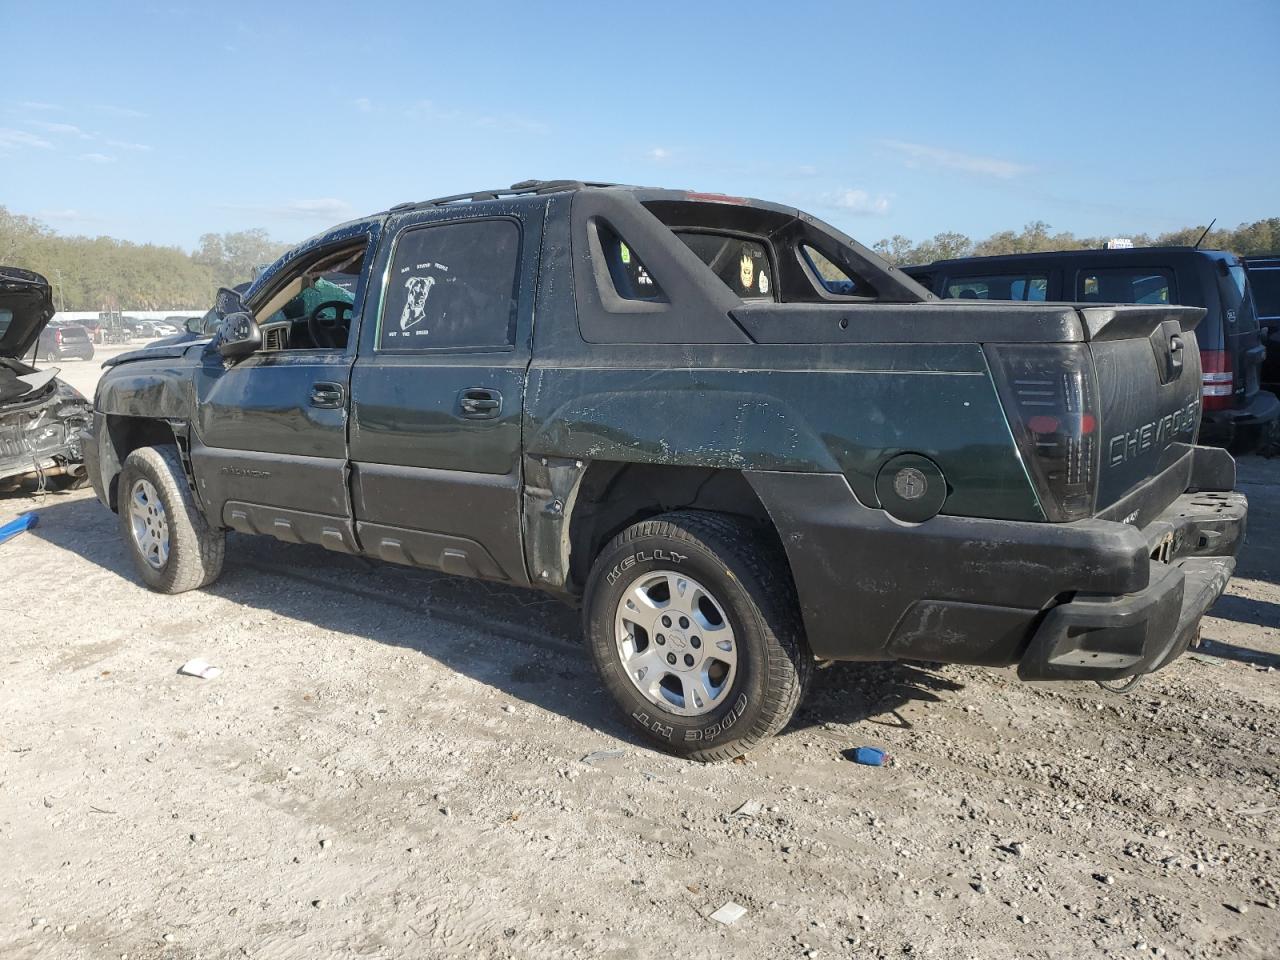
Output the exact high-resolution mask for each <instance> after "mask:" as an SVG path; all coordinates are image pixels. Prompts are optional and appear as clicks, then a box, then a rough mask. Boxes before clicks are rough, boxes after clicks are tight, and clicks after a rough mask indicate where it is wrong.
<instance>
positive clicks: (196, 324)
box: [182, 317, 204, 333]
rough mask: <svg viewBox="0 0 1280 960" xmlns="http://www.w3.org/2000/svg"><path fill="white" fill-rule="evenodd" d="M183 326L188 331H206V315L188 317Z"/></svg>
mask: <svg viewBox="0 0 1280 960" xmlns="http://www.w3.org/2000/svg"><path fill="white" fill-rule="evenodd" d="M182 326H183V328H184V329H185V330H186V331H187V333H204V317H187V322H186V323H184V324H183V325H182Z"/></svg>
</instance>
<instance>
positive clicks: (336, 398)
mask: <svg viewBox="0 0 1280 960" xmlns="http://www.w3.org/2000/svg"><path fill="white" fill-rule="evenodd" d="M346 399H347V391H346V388H344V387H343V386H342V384H340V383H334V382H332V381H331V380H321V381H320V382H319V383H313V384H312V385H311V405H312V406H313V407H319V408H320V409H322V410H333V409H336V408H338V407H341V406H343V405H345V403H346Z"/></svg>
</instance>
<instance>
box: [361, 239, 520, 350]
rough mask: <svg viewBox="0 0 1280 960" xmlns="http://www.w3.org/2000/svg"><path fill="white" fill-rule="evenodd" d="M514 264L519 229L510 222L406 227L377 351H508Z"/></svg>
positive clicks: (513, 315) (394, 261)
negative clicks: (439, 349)
mask: <svg viewBox="0 0 1280 960" xmlns="http://www.w3.org/2000/svg"><path fill="white" fill-rule="evenodd" d="M519 263H520V227H519V225H518V224H517V223H516V222H515V221H513V220H462V221H453V222H449V223H436V224H428V225H426V226H421V227H412V228H410V229H408V230H405V232H404V233H402V234H401V235H400V237H399V239H398V240H397V241H396V250H395V255H394V257H393V259H392V262H391V269H390V272H389V273H388V276H387V287H386V297H385V300H384V302H383V305H382V315H381V318H380V321H379V323H380V325H379V329H378V349H379V350H425V349H435V348H439V347H454V348H459V347H469V348H472V349H486V348H487V349H493V348H501V347H506V346H510V345H511V344H512V343H513V342H514V332H515V320H516V302H517V291H516V283H517V279H518V278H517V267H518V266H519Z"/></svg>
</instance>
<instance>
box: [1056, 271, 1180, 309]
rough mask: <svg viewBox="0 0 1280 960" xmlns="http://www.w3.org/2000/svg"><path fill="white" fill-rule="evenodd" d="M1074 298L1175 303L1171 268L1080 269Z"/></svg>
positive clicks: (1107, 301) (1161, 303) (1091, 300)
mask: <svg viewBox="0 0 1280 960" xmlns="http://www.w3.org/2000/svg"><path fill="white" fill-rule="evenodd" d="M1076 299H1077V300H1079V301H1081V302H1083V303H1144V304H1152V305H1167V304H1173V303H1177V302H1178V299H1177V292H1176V287H1175V285H1174V282H1173V271H1172V270H1169V269H1166V268H1164V267H1106V268H1098V269H1088V270H1081V271H1080V272H1079V274H1077V276H1076Z"/></svg>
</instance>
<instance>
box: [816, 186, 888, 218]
mask: <svg viewBox="0 0 1280 960" xmlns="http://www.w3.org/2000/svg"><path fill="white" fill-rule="evenodd" d="M826 201H827V204H828V206H832V207H838V208H839V209H841V210H844V211H845V212H847V213H852V214H856V215H858V216H876V217H878V216H881V215H882V214H885V213H888V212H889V198H888V197H885V196H883V195H875V196H873V195H872V194H870V193H868V192H867V191H866V190H859V189H855V188H852V187H846V188H844V189H842V190H837V191H836V192H835V193H831V194H828V195H827V197H826Z"/></svg>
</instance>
